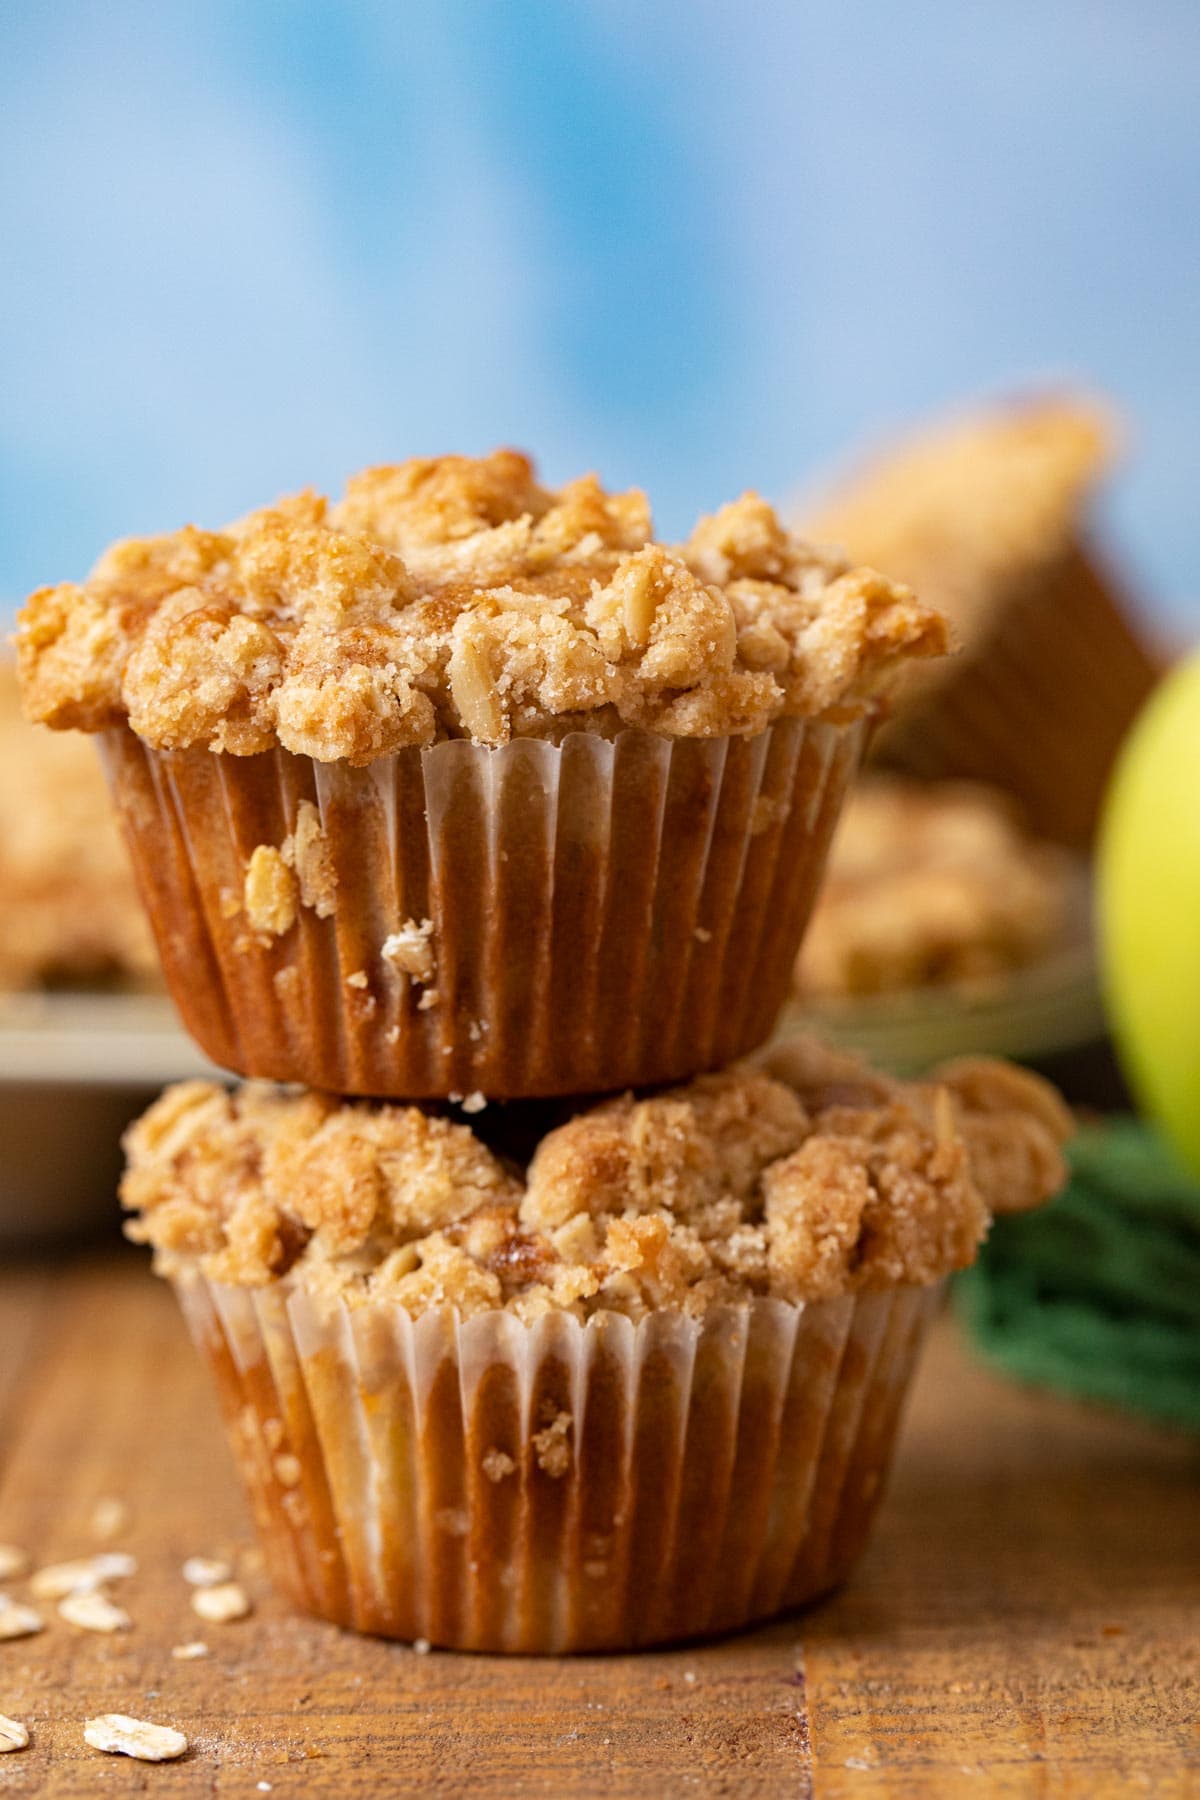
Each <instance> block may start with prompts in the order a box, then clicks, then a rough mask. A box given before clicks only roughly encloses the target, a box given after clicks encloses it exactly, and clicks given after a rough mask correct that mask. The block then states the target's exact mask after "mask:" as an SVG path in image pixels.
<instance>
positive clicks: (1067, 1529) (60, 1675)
mask: <svg viewBox="0 0 1200 1800" xmlns="http://www.w3.org/2000/svg"><path fill="white" fill-rule="evenodd" d="M1198 1477H1200V1452H1198V1450H1197V1448H1196V1446H1194V1445H1192V1444H1190V1443H1188V1442H1186V1441H1185V1440H1183V1439H1180V1438H1174V1437H1171V1436H1168V1435H1165V1434H1159V1433H1156V1432H1152V1431H1150V1430H1149V1429H1144V1428H1142V1427H1140V1426H1138V1425H1135V1424H1132V1423H1127V1422H1125V1421H1121V1420H1118V1419H1116V1418H1113V1417H1111V1416H1108V1415H1105V1414H1102V1413H1099V1412H1093V1411H1089V1410H1087V1409H1084V1408H1082V1407H1078V1406H1074V1405H1072V1404H1070V1403H1068V1402H1066V1401H1061V1400H1057V1399H1054V1398H1050V1397H1047V1396H1045V1395H1034V1394H1029V1393H1025V1392H1022V1391H1020V1390H1019V1389H1017V1388H1015V1387H1012V1386H1011V1385H1008V1384H1006V1383H1004V1382H1002V1381H1000V1380H998V1379H996V1378H995V1377H993V1376H992V1375H990V1374H988V1373H986V1372H984V1371H982V1370H980V1369H979V1368H977V1367H975V1366H974V1365H972V1364H971V1363H970V1362H969V1361H968V1360H967V1357H966V1355H965V1353H964V1351H963V1348H962V1346H961V1344H960V1342H959V1341H958V1339H957V1337H956V1335H955V1332H954V1330H953V1327H952V1326H951V1325H950V1323H949V1322H948V1321H947V1322H944V1323H943V1324H942V1325H940V1326H939V1327H938V1329H937V1330H936V1331H935V1334H934V1340H933V1345H932V1348H931V1350H930V1352H929V1354H928V1356H927V1358H926V1361H925V1364H924V1367H923V1371H922V1374H921V1376H920V1378H919V1381H918V1387H917V1392H916V1395H915V1397H914V1401H913V1404H912V1407H911V1410H910V1415H909V1419H908V1423H907V1427H906V1430H905V1433H904V1436H903V1440H902V1444H901V1450H900V1455H899V1460H898V1466H897V1469H896V1473H895V1478H894V1480H893V1483H892V1489H891V1493H890V1495H889V1497H888V1499H887V1501H886V1503H885V1505H884V1509H883V1512H882V1515H881V1519H880V1522H879V1527H878V1530H877V1532H876V1536H875V1540H874V1543H873V1545H872V1547H871V1549H870V1550H869V1552H868V1554H867V1556H866V1558H865V1560H864V1561H863V1563H862V1564H861V1565H860V1567H859V1569H858V1571H857V1572H856V1573H855V1575H854V1576H853V1578H852V1580H851V1582H850V1584H849V1586H848V1587H847V1588H846V1589H845V1590H844V1591H843V1592H842V1593H841V1594H840V1595H838V1596H837V1597H835V1598H834V1599H833V1600H831V1601H828V1602H826V1603H825V1604H823V1605H821V1606H819V1607H817V1608H815V1609H813V1610H811V1611H809V1612H808V1613H805V1614H802V1615H798V1616H794V1617H792V1618H789V1619H785V1620H783V1621H781V1622H779V1623H777V1624H775V1625H772V1626H769V1627H767V1628H765V1629H762V1630H758V1631H754V1632H750V1633H747V1634H744V1635H742V1636H738V1637H734V1638H730V1639H726V1640H724V1641H722V1642H719V1643H713V1644H706V1645H703V1646H697V1647H691V1648H684V1649H680V1650H673V1651H668V1652H648V1653H643V1654H641V1655H639V1656H636V1657H623V1656H621V1657H606V1658H599V1657H593V1658H583V1659H579V1660H574V1661H571V1660H566V1661H557V1662H555V1661H547V1660H533V1659H530V1660H517V1659H505V1658H496V1657H461V1656H454V1655H450V1654H439V1653H437V1652H434V1653H432V1654H428V1655H424V1656H422V1655H419V1654H417V1653H416V1652H414V1651H413V1650H411V1649H409V1648H407V1647H405V1646H402V1645H395V1644H385V1643H380V1642H375V1641H371V1640H365V1639H356V1638H354V1637H351V1636H348V1635H345V1634H343V1633H341V1632H339V1631H337V1630H336V1629H334V1628H333V1627H331V1626H325V1625H322V1624H318V1623H315V1622H312V1621H308V1620H303V1619H298V1618H294V1617H291V1616H289V1615H288V1613H287V1612H286V1610H285V1609H284V1608H283V1607H282V1606H281V1605H280V1604H279V1603H278V1602H277V1601H275V1600H274V1599H273V1598H272V1596H271V1595H270V1593H269V1591H268V1589H267V1587H266V1584H265V1581H264V1578H263V1576H262V1573H261V1567H260V1565H259V1563H258V1560H257V1557H256V1554H255V1552H254V1550H253V1548H252V1541H251V1536H250V1532H249V1528H248V1524H247V1520H246V1515H245V1512H244V1510H243V1507H242V1503H241V1498H240V1495H239V1493H238V1490H237V1487H236V1483H235V1480H234V1476H233V1473H232V1469H231V1465H230V1463H229V1461H228V1458H227V1456H226V1452H225V1448H224V1444H223V1442H222V1439H221V1436H220V1430H219V1426H218V1423H217V1417H216V1411H215V1407H214V1405H213V1402H212V1400H211V1397H210V1395H209V1391H208V1380H207V1375H206V1372H205V1371H204V1370H203V1369H202V1368H201V1367H200V1366H199V1364H198V1363H197V1362H196V1360H195V1359H194V1357H193V1354H192V1351H191V1349H190V1346H189V1344H188V1343H187V1341H186V1339H185V1336H184V1333H183V1329H182V1327H181V1325H180V1323H179V1320H178V1318H177V1316H176V1313H175V1310H174V1303H173V1301H172V1298H171V1296H170V1294H169V1292H167V1290H166V1289H165V1288H164V1287H162V1286H161V1285H160V1284H159V1283H158V1282H156V1281H154V1280H153V1279H152V1277H151V1276H150V1275H149V1273H148V1272H147V1270H146V1267H145V1264H144V1262H143V1261H142V1259H141V1257H140V1256H138V1255H136V1254H134V1253H133V1252H129V1253H126V1254H123V1255H122V1254H118V1253H113V1254H105V1255H103V1256H96V1255H93V1256H91V1257H88V1258H82V1259H79V1260H74V1261H69V1260H64V1261H63V1262H61V1263H60V1264H59V1266H57V1267H56V1268H51V1267H48V1266H46V1265H45V1264H37V1265H29V1266H26V1267H21V1266H20V1265H18V1266H16V1267H13V1266H12V1265H10V1266H9V1267H8V1269H7V1270H6V1271H5V1272H4V1273H3V1274H2V1275H0V1542H10V1543H11V1542H15V1543H18V1544H21V1545H23V1546H24V1547H25V1548H27V1549H28V1550H29V1551H30V1552H31V1553H32V1554H33V1555H34V1557H35V1558H36V1560H37V1561H38V1562H42V1563H44V1562H47V1561H50V1560H53V1559H57V1558H59V1557H65V1556H72V1555H78V1554H81V1553H88V1552H90V1551H92V1550H93V1549H95V1548H97V1544H96V1540H95V1538H94V1536H93V1535H92V1514H93V1509H94V1507H95V1503H96V1501H97V1500H99V1499H101V1498H106V1497H109V1496H112V1497H116V1498H119V1499H121V1500H123V1501H124V1502H126V1503H127V1505H128V1507H129V1514H130V1516H129V1523H128V1526H127V1528H126V1529H124V1530H123V1531H122V1532H121V1533H120V1534H119V1535H118V1536H117V1537H116V1538H115V1539H114V1540H113V1541H112V1544H113V1547H117V1548H123V1549H129V1550H131V1551H133V1552H134V1553H135V1554H136V1556H137V1558H138V1561H139V1568H138V1573H137V1574H136V1575H135V1576H134V1577H133V1578H132V1579H130V1580H128V1581H125V1582H121V1583H119V1584H116V1585H115V1586H114V1589H113V1592H114V1597H116V1598H118V1599H119V1600H120V1601H121V1602H122V1604H124V1605H125V1606H126V1607H127V1609H128V1610H129V1612H130V1613H131V1615H132V1616H133V1620H134V1625H133V1629H132V1630H131V1631H129V1632H126V1633H122V1634H120V1635H117V1636H111V1637H100V1636H96V1635H93V1634H86V1633H84V1632H81V1631H77V1630H75V1629H73V1628H72V1627H70V1626H69V1625H67V1624H65V1623H64V1622H62V1621H61V1620H60V1619H58V1618H57V1616H55V1612H54V1607H53V1604H52V1603H48V1604H47V1603H43V1611H44V1612H45V1614H46V1616H47V1619H48V1624H47V1629H46V1630H45V1631H44V1632H43V1633H42V1634H41V1635H40V1636H38V1637H34V1638H28V1639H24V1640H20V1641H13V1642H6V1643H0V1712H4V1713H8V1714H10V1715H12V1716H14V1717H16V1718H18V1719H22V1720H24V1721H25V1722H26V1723H27V1724H28V1726H29V1728H30V1731H31V1733H32V1742H31V1745H30V1747H29V1749H28V1750H26V1751H24V1752H21V1753H18V1754H15V1755H11V1756H7V1757H4V1758H3V1759H0V1793H3V1794H5V1795H8V1794H12V1795H15V1796H16V1795H19V1796H34V1795H38V1796H54V1797H55V1800H68V1797H70V1800H75V1797H76V1796H79V1797H84V1796H93V1795H112V1796H121V1795H125V1794H142V1793H156V1794H157V1793H163V1794H168V1795H179V1796H192V1795H202V1794H203V1795H219V1796H226V1795H230V1796H232V1795H246V1796H254V1795H257V1794H259V1793H267V1792H270V1793H271V1794H272V1795H273V1796H274V1797H275V1800H287V1797H289V1796H293V1795H294V1796H300V1795H303V1796H305V1800H325V1797H328V1800H356V1797H358V1796H366V1795H372V1796H385V1797H390V1796H393V1795H419V1794H428V1795H436V1796H443V1795H460V1794H461V1795H468V1794H470V1795H480V1796H505V1797H506V1800H519V1797H520V1796H524V1795H561V1796H569V1797H571V1800H574V1797H576V1796H578V1797H580V1800H582V1797H584V1796H601V1795H603V1796H626V1795H628V1796H643V1795H645V1796H650V1795H654V1796H662V1795H666V1796H674V1795H702V1796H703V1795H745V1796H758V1795H763V1796H766V1795H770V1796H778V1795H789V1796H790V1795H796V1796H804V1795H808V1794H815V1795H817V1796H819V1797H821V1800H842V1797H843V1796H860V1795H863V1796H880V1795H884V1796H893V1795H894V1796H904V1797H905V1800H907V1797H909V1796H912V1797H914V1800H915V1797H917V1796H920V1797H924V1796H927V1795H956V1796H957V1795H964V1794H965V1795H972V1794H979V1795H985V1794H987V1795H991V1794H996V1795H1047V1796H1058V1795H1067V1796H1075V1795H1078V1796H1087V1797H1089V1800H1091V1797H1094V1796H1107V1795H1110V1794H1111V1795H1116V1794H1138V1793H1146V1794H1152V1795H1156V1796H1166V1797H1168V1800H1169V1797H1173V1796H1176V1795H1179V1796H1183V1795H1190V1794H1200V1699H1198V1696H1200V1643H1198V1625H1200V1529H1198V1527H1200V1480H1198ZM198 1553H203V1554H229V1555H233V1556H235V1557H236V1558H237V1560H238V1565H239V1572H240V1573H241V1575H242V1578H243V1580H244V1582H245V1585H246V1586H247V1588H248V1589H249V1590H250V1591H251V1593H252V1594H253V1596H254V1600H255V1610H254V1613H253V1615H252V1616H251V1617H250V1618H248V1619H246V1620H244V1621H242V1622H240V1623H236V1624H227V1625H203V1624H201V1622H200V1621H199V1620H198V1619H197V1618H195V1616H194V1615H193V1614H192V1613H191V1611H190V1609H189V1601H188V1589H187V1588H186V1587H185V1585H184V1583H183V1581H182V1579H181V1576H180V1573H179V1569H180V1565H181V1563H182V1562H183V1560H184V1558H185V1557H187V1556H189V1555H194V1554H198ZM8 1587H9V1591H10V1592H11V1593H12V1594H13V1595H14V1596H17V1597H24V1595H25V1592H26V1590H25V1587H24V1585H23V1584H22V1583H20V1582H12V1583H9V1584H8ZM194 1638H201V1639H203V1640H204V1641H205V1642H207V1644H208V1645H209V1650H210V1654H209V1655H208V1657H207V1658H205V1659H204V1660H200V1661H195V1662H178V1661H175V1660H173V1659H172V1657H171V1654H170V1651H171V1647H172V1646H173V1645H176V1644H180V1643H183V1642H185V1641H187V1640H189V1639H194ZM97 1712H128V1713H132V1714H134V1715H135V1716H137V1717H140V1718H145V1719H151V1720H154V1721H157V1722H160V1723H163V1724H169V1725H173V1726H176V1727H178V1728H179V1729H181V1730H182V1731H184V1732H186V1733H187V1735H188V1737H189V1739H190V1740H191V1746H192V1748H191V1750H190V1752H189V1755H188V1757H187V1758H186V1759H185V1760H184V1761H182V1762H179V1763H175V1764H170V1765H159V1766H151V1765H148V1764H142V1763H135V1762H129V1761H126V1760H125V1759H122V1758H116V1757H109V1756H104V1755H101V1754H99V1753H98V1752H96V1751H93V1750H90V1749H88V1748H87V1747H86V1746H85V1744H84V1742H83V1735H82V1725H83V1720H84V1719H85V1718H86V1717H87V1716H89V1715H91V1714H93V1713H97ZM263 1784H270V1785H269V1788H268V1787H266V1786H264V1785H263Z"/></svg>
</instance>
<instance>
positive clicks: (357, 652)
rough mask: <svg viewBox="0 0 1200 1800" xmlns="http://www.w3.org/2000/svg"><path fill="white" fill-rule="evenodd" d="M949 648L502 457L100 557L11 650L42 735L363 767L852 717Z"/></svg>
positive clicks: (746, 519)
mask: <svg viewBox="0 0 1200 1800" xmlns="http://www.w3.org/2000/svg"><path fill="white" fill-rule="evenodd" d="M946 642H947V640H946V632H945V627H944V624H943V621H942V620H941V619H940V618H939V617H938V615H937V614H936V613H934V612H933V611H932V610H931V609H930V608H928V607H927V606H925V605H923V604H922V603H921V602H919V601H918V600H917V599H915V598H914V596H913V595H912V594H911V593H910V592H909V591H908V590H907V589H906V588H903V587H897V586H894V585H893V584H891V583H890V582H888V581H885V580H883V579H882V577H880V576H878V575H875V574H873V573H872V572H871V571H869V570H866V569H856V568H852V567H851V566H850V564H849V563H847V562H846V561H845V560H843V559H842V558H840V557H837V556H832V555H829V554H827V553H825V552H821V551H817V550H814V549H812V548H811V547H809V546H808V545H806V544H803V543H801V542H800V540H799V539H798V538H796V537H794V536H792V535H791V534H790V533H789V532H788V531H786V530H785V529H784V527H783V526H782V525H781V524H780V522H779V519H778V518H777V516H776V515H775V513H774V512H773V511H772V509H771V508H770V507H769V506H768V505H767V504H766V502H765V501H763V500H760V499H759V498H758V497H757V496H756V495H753V494H745V495H743V496H742V498H741V499H740V500H737V501H734V502H733V504H732V505H730V506H726V507H723V508H722V509H721V510H720V511H719V512H717V513H715V514H713V515H712V516H711V517H709V518H704V519H701V521H700V522H699V524H698V525H697V527H696V529H695V531H694V532H693V534H692V536H691V538H690V539H689V540H688V542H687V543H686V544H684V545H682V546H681V547H679V548H677V549H668V548H667V547H666V546H665V545H663V544H660V543H656V542H655V541H654V540H653V538H652V536H651V521H650V512H649V508H648V506H647V503H646V499H645V496H644V495H643V494H641V493H639V492H638V491H637V490H631V491H630V492H629V493H625V494H608V493H606V492H605V491H604V489H603V488H602V487H601V486H600V484H599V482H598V481H597V480H596V478H595V477H594V476H590V475H588V476H584V477H583V478H582V479H580V480H578V481H573V482H570V483H568V484H567V486H566V487H563V488H561V489H559V490H557V491H554V490H552V489H548V488H545V487H543V486H541V485H540V483H539V482H538V480H537V478H536V475H535V472H534V469H533V466H532V464H531V463H530V461H529V460H528V458H527V457H525V456H522V455H520V454H519V453H518V452H516V451H513V450H498V451H496V452H495V453H494V454H493V455H491V456H485V457H480V458H470V457H462V456H444V457H438V458H434V459H430V460H416V461H411V462H406V463H401V464H399V465H397V466H396V467H387V468H377V469H368V470H366V471H365V472H364V473H362V474H361V475H357V476H355V477H354V478H353V479H352V480H351V481H350V482H349V483H348V485H347V488H346V491H345V493H344V495H343V496H342V498H341V499H340V500H338V501H337V502H336V503H333V504H330V503H329V502H328V501H326V500H324V499H323V498H321V497H320V496H319V495H317V494H313V493H303V494H299V495H297V496H295V497H293V498H291V499H287V500H282V501H280V502H279V503H278V504H277V505H276V506H274V507H271V508H268V509H267V510H266V511H263V512H258V513H254V514H251V515H250V517H249V518H246V519H243V520H241V521H240V522H238V523H237V524H235V525H231V526H229V527H228V528H227V529H226V530H224V531H215V532H213V531H200V530H197V529H196V528H195V527H192V526H188V527H186V528H185V529H184V530H182V531H178V532H175V533H173V534H172V535H170V536H167V537H159V538H145V539H131V540H129V541H128V542H124V543H119V544H116V545H114V546H113V548H112V549H110V550H109V551H107V552H106V553H105V555H104V556H102V557H101V559H100V561H99V562H98V563H97V565H96V567H95V568H94V569H93V571H92V573H91V575H90V576H89V577H88V579H87V580H86V581H85V582H84V583H83V584H82V586H79V585H76V584H75V583H71V582H67V583H64V584H63V585H61V586H58V587H51V588H43V589H42V590H41V591H40V592H38V593H36V594H34V595H33V596H32V597H31V598H30V600H29V601H28V602H27V603H26V605H25V607H24V609H23V611H22V613H21V615H20V619H19V627H18V634H17V646H18V653H19V657H20V665H21V676H22V683H23V689H24V698H25V706H26V710H27V712H28V714H29V716H30V717H31V718H33V719H37V720H40V721H42V722H44V723H46V724H49V725H53V726H58V727H62V728H70V727H77V728H79V729H82V730H84V731H98V730H102V729H104V728H105V727H107V726H109V725H113V724H116V723H119V722H120V721H122V720H124V719H127V720H128V722H129V724H130V725H131V726H132V728H133V730H134V731H135V732H136V733H137V734H138V736H139V737H141V738H143V739H144V740H145V741H146V742H147V743H148V744H151V745H153V746H155V747H156V748H159V749H182V748H186V747H188V746H191V745H197V744H200V745H206V746H207V747H209V748H210V749H213V750H224V751H229V752H232V753H233V754H235V755H250V754H252V753H254V752H255V751H260V750H267V749H270V748H272V747H273V746H275V745H276V744H279V745H282V746H283V747H284V748H285V749H288V750H292V751H295V752H297V753H298V754H300V755H305V756H313V757H316V758H317V759H318V760H320V761H323V762H328V761H334V760H339V759H344V760H347V761H349V762H353V763H360V764H361V763H366V762H370V761H372V760H373V759H374V758H375V757H378V756H383V755H386V754H388V753H389V752H392V751H396V750H399V749H401V748H403V747H405V746H407V745H414V744H419V745H424V744H431V743H433V742H435V741H436V740H438V739H439V738H443V737H460V738H473V739H475V740H476V741H477V742H479V743H484V744H499V743H503V742H505V741H506V740H507V739H508V738H510V737H513V736H522V735H535V736H553V737H556V738H557V737H560V736H562V735H563V734H564V733H565V732H567V731H570V730H581V729H582V730H590V731H601V732H604V733H609V734H610V733H612V732H614V731H616V730H618V729H620V728H621V727H622V726H642V727H646V728H648V729H651V730H654V731H659V732H663V733H666V734H668V735H670V736H680V737H710V736H720V735H724V734H726V733H733V732H751V731H757V730H759V729H761V728H762V727H763V726H765V725H766V724H767V723H768V722H769V721H770V720H772V719H774V718H776V717H778V716H780V715H782V714H799V715H803V716H806V717H810V716H811V717H815V716H819V715H823V714H829V713H831V712H833V711H834V710H835V709H839V708H849V709H861V708H862V707H863V706H864V705H866V704H867V703H868V702H869V701H870V699H871V697H872V696H873V695H874V694H875V693H876V691H877V690H878V688H879V686H880V684H881V683H882V682H885V681H886V679H887V677H888V676H889V675H890V674H891V673H892V671H893V670H894V669H895V667H896V666H897V665H898V664H899V663H900V662H901V661H902V660H903V659H905V658H907V657H914V656H917V657H923V656H933V655H938V654H940V653H941V652H942V651H943V650H944V649H945V648H946Z"/></svg>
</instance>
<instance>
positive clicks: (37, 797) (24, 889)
mask: <svg viewBox="0 0 1200 1800" xmlns="http://www.w3.org/2000/svg"><path fill="white" fill-rule="evenodd" d="M0 766H3V768H5V769H6V770H8V771H9V772H10V774H9V778H8V779H6V780H5V781H3V782H0V992H5V993H11V992H20V991H22V990H25V989H30V988H35V989H36V988H96V987H104V988H112V987H120V988H139V989H146V988H157V987H159V986H160V985H161V982H160V976H159V972H158V958H157V956H156V955H155V952H154V945H153V943H152V941H151V938H150V931H149V927H148V926H147V924H146V921H145V918H144V916H143V913H142V909H141V906H140V904H139V902H138V897H137V891H136V889H135V887H134V882H133V872H132V870H131V868H130V865H129V859H128V857H127V855H126V852H125V846H124V845H123V844H122V842H121V838H120V833H119V832H118V829H117V825H116V821H115V818H114V816H113V811H112V806H111V804H110V801H109V797H108V792H107V790H106V788H105V785H104V777H103V775H102V774H101V772H100V765H99V763H98V762H97V760H96V754H95V751H94V750H93V749H92V746H91V745H90V743H89V742H88V741H87V739H86V738H85V737H83V736H81V735H78V734H76V733H73V732H72V733H66V732H50V731H44V730H35V729H33V728H31V727H30V726H29V725H28V724H26V722H25V720H24V719H23V718H22V717H21V711H20V705H19V701H18V696H17V680H16V674H15V671H14V669H13V668H12V666H11V665H10V664H9V663H7V662H5V663H0Z"/></svg>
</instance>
